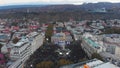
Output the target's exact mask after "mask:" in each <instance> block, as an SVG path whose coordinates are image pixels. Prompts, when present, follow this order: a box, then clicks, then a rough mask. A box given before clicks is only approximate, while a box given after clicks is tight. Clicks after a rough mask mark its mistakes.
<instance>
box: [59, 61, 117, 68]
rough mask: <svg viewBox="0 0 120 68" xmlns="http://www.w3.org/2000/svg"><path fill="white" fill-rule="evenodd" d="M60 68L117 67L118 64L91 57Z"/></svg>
mask: <svg viewBox="0 0 120 68" xmlns="http://www.w3.org/2000/svg"><path fill="white" fill-rule="evenodd" d="M61 68H119V67H118V66H116V65H114V64H111V63H110V62H107V63H105V62H103V61H101V60H98V59H92V60H88V61H84V62H80V63H76V64H70V65H65V66H62V67H61Z"/></svg>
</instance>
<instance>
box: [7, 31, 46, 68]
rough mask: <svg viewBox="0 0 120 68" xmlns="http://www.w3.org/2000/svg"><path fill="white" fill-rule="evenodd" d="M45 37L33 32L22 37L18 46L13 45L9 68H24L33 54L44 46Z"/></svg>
mask: <svg viewBox="0 0 120 68" xmlns="http://www.w3.org/2000/svg"><path fill="white" fill-rule="evenodd" d="M43 40H44V36H43V35H42V34H39V33H37V32H31V33H29V34H28V35H27V36H23V37H21V40H19V41H18V42H17V43H16V44H12V45H11V46H12V47H11V48H10V61H9V62H8V64H7V66H8V68H23V66H24V64H25V62H26V60H27V59H29V57H30V55H31V54H33V53H34V52H35V51H36V50H37V49H38V48H39V47H40V46H41V45H42V44H43Z"/></svg>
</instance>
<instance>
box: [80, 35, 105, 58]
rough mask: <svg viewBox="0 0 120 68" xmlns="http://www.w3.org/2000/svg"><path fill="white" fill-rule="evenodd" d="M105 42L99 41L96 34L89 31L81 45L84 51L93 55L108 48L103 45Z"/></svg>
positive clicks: (89, 55)
mask: <svg viewBox="0 0 120 68" xmlns="http://www.w3.org/2000/svg"><path fill="white" fill-rule="evenodd" d="M101 44H103V42H100V41H98V39H97V38H96V36H93V35H91V34H89V33H86V34H84V35H83V38H82V43H81V46H82V48H83V49H84V51H85V52H86V53H87V54H88V57H91V55H92V54H93V53H100V52H103V51H105V50H106V48H105V47H104V46H103V45H101Z"/></svg>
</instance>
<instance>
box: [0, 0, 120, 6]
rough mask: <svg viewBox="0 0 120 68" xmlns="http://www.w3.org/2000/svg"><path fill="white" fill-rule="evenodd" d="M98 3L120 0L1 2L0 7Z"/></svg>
mask: <svg viewBox="0 0 120 68" xmlns="http://www.w3.org/2000/svg"><path fill="white" fill-rule="evenodd" d="M96 2H112V3H117V2H120V0H0V6H5V5H20V4H76V5H79V4H82V3H96Z"/></svg>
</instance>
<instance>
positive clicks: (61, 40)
mask: <svg viewBox="0 0 120 68" xmlns="http://www.w3.org/2000/svg"><path fill="white" fill-rule="evenodd" d="M72 41H73V39H72V37H71V36H70V35H66V34H65V33H62V32H61V33H56V34H54V35H53V36H52V37H51V42H52V43H54V44H58V45H61V44H70V42H72Z"/></svg>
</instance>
